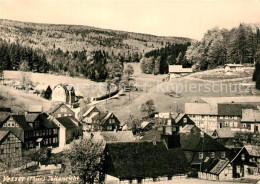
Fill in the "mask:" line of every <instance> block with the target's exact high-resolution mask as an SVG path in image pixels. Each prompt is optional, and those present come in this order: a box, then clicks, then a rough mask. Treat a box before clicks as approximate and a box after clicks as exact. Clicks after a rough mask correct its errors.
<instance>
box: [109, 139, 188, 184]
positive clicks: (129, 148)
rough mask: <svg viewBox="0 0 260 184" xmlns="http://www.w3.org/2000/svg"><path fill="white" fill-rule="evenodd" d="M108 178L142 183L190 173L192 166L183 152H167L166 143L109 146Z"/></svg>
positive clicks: (174, 150) (169, 150) (178, 150)
mask: <svg viewBox="0 0 260 184" xmlns="http://www.w3.org/2000/svg"><path fill="white" fill-rule="evenodd" d="M105 157H106V159H105V160H106V164H105V165H106V167H105V173H106V178H107V180H108V178H111V177H109V176H112V177H113V178H114V179H115V180H114V181H115V182H116V181H117V182H118V181H122V182H124V181H127V182H128V181H129V182H133V183H134V182H135V183H141V182H146V181H155V180H156V179H157V178H160V177H164V178H166V179H171V178H172V176H175V175H178V174H186V173H187V172H188V170H189V165H188V163H187V161H186V158H185V155H184V153H183V151H182V150H180V149H178V148H177V149H167V147H166V145H165V143H164V142H128V143H108V144H106V148H105Z"/></svg>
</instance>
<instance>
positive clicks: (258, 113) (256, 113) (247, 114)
mask: <svg viewBox="0 0 260 184" xmlns="http://www.w3.org/2000/svg"><path fill="white" fill-rule="evenodd" d="M241 121H242V122H255V121H257V122H260V110H258V109H257V110H254V109H242V119H241Z"/></svg>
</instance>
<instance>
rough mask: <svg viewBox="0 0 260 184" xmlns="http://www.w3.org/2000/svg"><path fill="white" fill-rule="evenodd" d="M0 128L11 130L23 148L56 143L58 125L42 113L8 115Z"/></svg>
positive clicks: (55, 144)
mask: <svg viewBox="0 0 260 184" xmlns="http://www.w3.org/2000/svg"><path fill="white" fill-rule="evenodd" d="M0 130H6V131H12V133H14V134H15V135H16V136H17V137H18V138H19V139H20V140H21V141H22V142H23V148H25V149H29V148H35V147H36V146H44V147H47V146H53V147H55V146H57V144H58V127H57V126H56V125H55V124H54V123H53V122H51V121H49V120H48V119H47V118H46V116H45V115H44V114H26V115H10V116H8V117H7V118H6V120H4V121H3V122H2V123H1V125H0ZM39 140H41V141H40V142H39V143H37V142H38V141H39ZM39 144H40V145H39Z"/></svg>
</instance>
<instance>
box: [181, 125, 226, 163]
mask: <svg viewBox="0 0 260 184" xmlns="http://www.w3.org/2000/svg"><path fill="white" fill-rule="evenodd" d="M179 134H180V148H181V149H182V150H183V151H184V152H185V155H186V158H187V161H188V162H189V163H190V164H191V165H192V167H194V168H199V167H200V165H201V163H202V162H203V160H204V159H206V158H207V157H208V158H220V159H226V158H230V150H229V149H228V148H226V147H225V146H223V145H222V144H220V143H219V142H217V141H216V140H214V139H213V138H212V137H210V136H209V135H208V134H206V133H204V132H203V131H201V130H200V129H199V128H198V127H196V126H195V125H186V126H185V127H184V128H183V129H182V130H180V131H179Z"/></svg>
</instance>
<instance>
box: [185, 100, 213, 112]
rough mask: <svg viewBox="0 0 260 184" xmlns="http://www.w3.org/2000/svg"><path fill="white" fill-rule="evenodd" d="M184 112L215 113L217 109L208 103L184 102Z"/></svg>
mask: <svg viewBox="0 0 260 184" xmlns="http://www.w3.org/2000/svg"><path fill="white" fill-rule="evenodd" d="M185 114H192V115H217V114H218V111H217V108H216V107H215V106H214V105H211V104H209V103H197V102H196V103H185Z"/></svg>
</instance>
